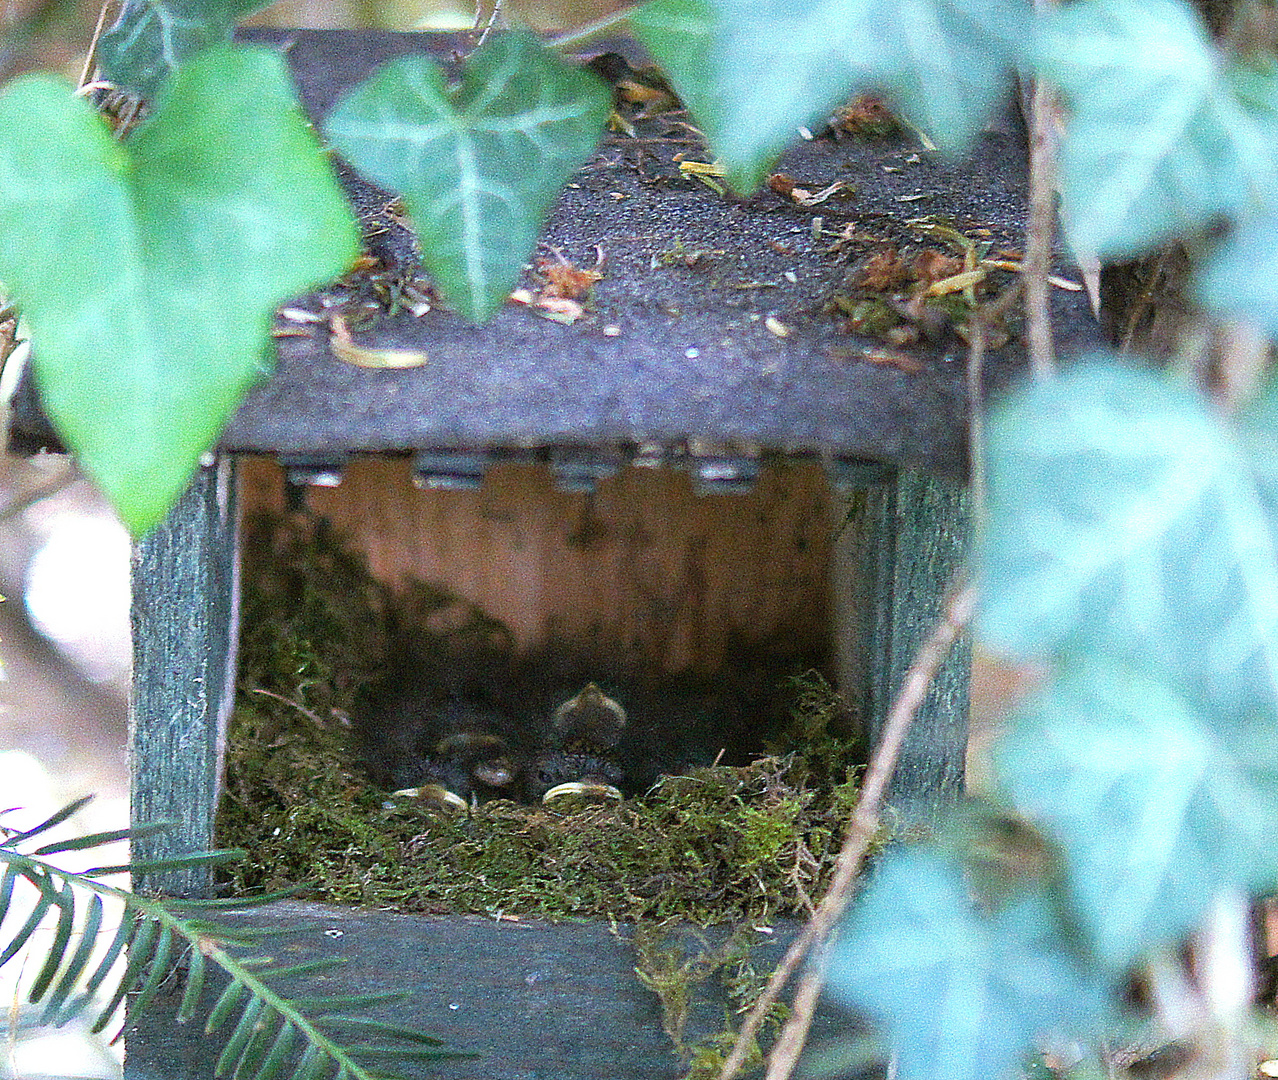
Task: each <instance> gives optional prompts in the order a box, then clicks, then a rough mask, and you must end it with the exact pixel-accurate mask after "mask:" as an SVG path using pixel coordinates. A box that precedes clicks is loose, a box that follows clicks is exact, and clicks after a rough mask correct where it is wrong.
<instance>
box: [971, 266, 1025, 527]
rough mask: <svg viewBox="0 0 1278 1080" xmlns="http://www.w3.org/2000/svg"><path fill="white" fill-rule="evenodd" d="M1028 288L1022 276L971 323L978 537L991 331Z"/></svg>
mask: <svg viewBox="0 0 1278 1080" xmlns="http://www.w3.org/2000/svg"><path fill="white" fill-rule="evenodd" d="M1024 286H1025V282H1024V279H1023V278H1020V277H1018V278H1017V279H1016V280H1015V281H1013V282H1012V283H1011V284H1010V285H1009V286H1008V287H1007V288H1005V289H1004V290H1003V291H1002V292H1001V293H1000V294H999V295H998V296H997V297H995V299H994V300H992V301H991V302H990V303H988V304H985V305H983V306H981V307H979V308H977V309H976V310H975V311H974V312H973V313H972V318H971V319H970V320H968V324H967V326H968V349H967V445H968V451H967V452H968V472H969V479H968V484H969V486H970V488H971V491H972V520H973V521H974V522H975V523H976V533H977V535H978V536H979V535H981V531H982V530H983V529H984V527H985V374H984V372H985V345H986V341H987V339H988V333H989V328H990V327H991V326H993V325H994V324H996V323H999V322H1001V321H1002V320H1003V319H1005V318H1006V317H1007V313H1008V312H1009V311H1010V310H1011V309H1012V305H1013V304H1015V303H1016V301H1017V299H1019V298H1020V296H1021V295H1022V290H1023V288H1024Z"/></svg>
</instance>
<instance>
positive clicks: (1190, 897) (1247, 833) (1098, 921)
mask: <svg viewBox="0 0 1278 1080" xmlns="http://www.w3.org/2000/svg"><path fill="white" fill-rule="evenodd" d="M995 757H996V763H997V773H998V777H999V781H1000V784H1001V786H1002V787H1003V788H1004V789H1005V790H1006V792H1007V793H1008V794H1009V795H1010V796H1011V798H1012V800H1013V801H1014V803H1015V805H1016V806H1017V808H1018V809H1019V810H1020V811H1021V812H1022V813H1024V814H1026V815H1027V816H1028V817H1029V818H1030V819H1031V820H1032V821H1034V822H1035V823H1036V824H1037V825H1038V826H1039V827H1040V828H1041V829H1043V830H1044V831H1045V832H1046V833H1047V834H1048V835H1049V836H1050V837H1052V839H1054V840H1055V841H1056V842H1057V843H1058V844H1060V845H1061V847H1062V848H1063V849H1064V852H1065V855H1066V858H1065V860H1064V864H1065V868H1066V873H1067V875H1068V878H1069V883H1070V890H1071V893H1072V896H1073V899H1074V909H1075V911H1076V912H1077V915H1078V917H1079V919H1080V921H1081V922H1082V923H1083V925H1084V926H1085V927H1086V929H1087V930H1088V931H1089V932H1090V935H1091V938H1092V941H1093V944H1094V947H1095V950H1096V953H1097V955H1098V956H1100V957H1101V958H1102V959H1103V960H1104V961H1105V962H1106V963H1107V964H1108V965H1110V967H1111V968H1112V969H1113V970H1115V971H1122V970H1124V969H1126V968H1127V967H1129V966H1130V965H1131V964H1132V963H1133V962H1134V961H1136V960H1137V959H1138V958H1139V957H1140V956H1141V954H1142V953H1144V952H1145V951H1146V950H1148V949H1150V948H1151V947H1153V946H1156V945H1159V944H1166V943H1174V942H1175V941H1178V940H1179V939H1180V938H1182V937H1183V936H1184V935H1185V934H1186V933H1188V932H1189V931H1190V930H1192V929H1193V928H1195V927H1196V926H1198V925H1199V924H1200V922H1201V920H1202V918H1203V916H1204V914H1205V913H1206V912H1207V910H1208V909H1209V907H1210V905H1211V903H1212V900H1213V898H1214V897H1215V896H1216V894H1217V893H1218V892H1219V890H1221V889H1226V888H1229V887H1231V886H1236V887H1238V888H1240V889H1243V890H1246V891H1249V892H1259V891H1264V892H1269V891H1271V890H1272V889H1273V888H1274V887H1275V886H1276V885H1278V847H1276V846H1275V845H1274V844H1273V842H1272V838H1273V837H1274V835H1275V834H1278V722H1276V721H1275V718H1274V714H1272V713H1271V714H1269V715H1268V716H1261V715H1255V716H1251V717H1243V718H1237V719H1236V720H1235V721H1234V722H1233V723H1229V724H1217V723H1215V722H1214V720H1213V718H1212V717H1211V716H1210V715H1206V714H1203V713H1202V712H1200V711H1199V710H1198V709H1197V708H1196V707H1195V705H1194V704H1193V703H1192V702H1191V701H1190V700H1188V699H1186V698H1185V697H1184V696H1182V695H1181V694H1179V693H1178V692H1177V691H1176V690H1174V689H1173V688H1171V687H1169V686H1168V685H1167V684H1166V683H1164V682H1162V681H1160V680H1157V679H1153V678H1150V677H1149V676H1147V675H1144V674H1142V673H1140V672H1138V671H1136V670H1135V669H1133V668H1131V667H1129V666H1127V665H1123V664H1118V663H1115V662H1113V661H1111V660H1108V659H1099V658H1095V657H1091V658H1080V659H1077V660H1075V661H1074V662H1073V663H1071V664H1069V665H1067V666H1066V667H1065V668H1064V669H1063V670H1062V671H1061V672H1060V673H1059V674H1058V675H1057V676H1056V677H1055V678H1054V679H1053V681H1052V683H1051V684H1050V685H1049V686H1048V687H1047V689H1046V690H1045V691H1044V692H1043V693H1042V695H1041V696H1039V697H1038V698H1036V699H1035V700H1034V701H1032V702H1030V703H1029V704H1027V705H1026V706H1025V707H1023V708H1022V709H1021V710H1020V712H1019V715H1018V716H1017V717H1016V719H1015V721H1014V724H1013V728H1012V730H1011V732H1010V733H1009V734H1008V735H1007V736H1005V737H1004V738H1003V739H1002V740H1000V742H999V743H998V744H997V746H996V748H995Z"/></svg>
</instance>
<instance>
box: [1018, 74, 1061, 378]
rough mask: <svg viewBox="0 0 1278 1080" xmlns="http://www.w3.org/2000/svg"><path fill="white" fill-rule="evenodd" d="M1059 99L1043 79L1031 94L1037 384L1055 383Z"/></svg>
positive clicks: (1026, 269)
mask: <svg viewBox="0 0 1278 1080" xmlns="http://www.w3.org/2000/svg"><path fill="white" fill-rule="evenodd" d="M1055 107H1056V95H1055V93H1054V92H1053V91H1052V90H1051V89H1050V88H1049V87H1047V86H1046V85H1045V84H1044V83H1043V82H1042V81H1041V80H1035V82H1034V88H1033V90H1032V91H1031V94H1030V115H1029V137H1030V160H1029V220H1028V222H1027V224H1026V227H1025V259H1024V262H1023V263H1022V273H1023V274H1024V277H1025V336H1026V338H1027V339H1028V341H1029V359H1030V370H1031V371H1032V372H1033V373H1034V377H1035V378H1036V379H1046V378H1050V377H1051V376H1052V374H1053V373H1054V372H1055V370H1056V357H1055V348H1054V346H1053V342H1052V309H1051V283H1050V282H1049V281H1048V280H1047V275H1048V273H1049V272H1050V270H1051V268H1052V240H1053V236H1054V234H1055V226H1056V155H1055V153H1054V139H1053V137H1052V130H1051V128H1052V124H1053V122H1054V113H1055Z"/></svg>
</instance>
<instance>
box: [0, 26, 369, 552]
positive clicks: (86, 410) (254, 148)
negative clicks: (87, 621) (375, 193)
mask: <svg viewBox="0 0 1278 1080" xmlns="http://www.w3.org/2000/svg"><path fill="white" fill-rule="evenodd" d="M358 242H359V241H358V230H357V227H356V225H355V222H354V220H353V218H352V217H351V214H350V211H349V209H348V208H347V206H346V203H345V201H344V199H343V198H342V195H341V192H340V190H339V188H338V187H337V184H336V182H335V180H334V179H333V177H332V173H331V170H330V168H329V165H328V163H327V161H326V159H325V157H324V155H323V151H322V150H321V148H320V147H319V145H318V143H317V142H316V140H315V137H314V135H313V133H312V132H311V131H310V130H309V129H308V127H307V125H306V122H305V120H304V119H303V117H302V115H301V113H300V111H299V110H298V109H297V107H296V105H295V104H294V101H293V91H292V85H291V83H290V81H289V77H288V74H287V71H286V70H285V67H284V61H283V59H282V57H280V56H279V55H278V54H277V53H275V52H273V51H271V50H267V49H233V48H231V47H226V46H218V47H215V48H213V49H211V50H209V51H208V52H207V53H204V54H202V55H201V56H199V57H197V58H196V59H195V60H193V61H191V62H190V63H189V64H187V65H186V66H185V67H183V68H182V69H181V70H180V71H179V73H178V76H177V77H176V78H175V79H174V80H173V82H172V83H171V84H170V85H169V87H168V91H167V93H166V94H165V95H164V97H163V100H162V101H161V103H160V106H159V108H158V110H157V112H156V113H155V115H154V116H153V117H152V118H151V119H150V120H149V121H148V122H147V123H146V124H145V125H144V126H143V127H142V128H141V129H139V131H138V132H137V133H136V134H135V135H134V137H133V138H132V139H131V140H130V142H129V144H128V145H127V146H120V145H119V144H117V143H115V142H114V141H112V139H111V137H110V135H109V134H108V132H107V130H106V127H105V125H104V124H103V123H102V121H101V120H100V119H99V118H98V117H97V116H95V115H94V113H93V110H92V107H91V106H90V105H89V104H88V103H87V102H85V101H83V100H81V99H78V98H73V97H72V96H71V94H70V91H69V89H68V88H67V87H65V86H63V85H62V84H61V83H59V82H56V81H54V80H52V79H49V78H47V77H44V76H31V77H28V78H24V79H20V80H18V81H16V82H15V83H12V84H11V85H10V86H9V87H8V88H7V89H6V91H5V92H4V93H3V94H2V95H0V280H3V281H4V282H5V284H6V285H7V286H8V287H9V288H10V289H11V291H12V293H13V295H14V296H15V297H16V298H17V299H18V300H19V302H20V304H21V306H22V310H23V314H24V315H25V317H26V319H27V321H28V323H29V325H30V327H31V336H32V343H33V347H34V352H33V356H34V364H35V373H36V377H37V380H38V382H39V385H40V389H41V392H42V394H43V398H44V403H45V407H46V409H47V410H48V413H49V417H50V419H51V420H52V421H53V423H54V425H55V426H56V427H57V429H58V431H59V433H60V434H61V436H62V438H63V439H64V440H65V442H66V444H67V445H68V446H69V447H70V448H71V449H72V450H74V451H75V453H76V454H77V455H78V457H79V459H80V462H81V464H82V465H83V466H84V468H85V469H86V470H87V471H88V472H89V473H90V474H91V475H92V476H93V478H94V479H95V480H96V481H97V482H98V484H99V485H100V486H101V487H102V489H103V491H104V492H105V493H106V495H107V496H108V498H109V499H110V500H111V501H112V503H113V504H114V505H115V507H116V509H117V510H118V511H119V512H120V514H121V516H122V518H123V519H124V521H125V523H126V524H127V525H128V527H129V528H130V529H131V530H132V531H133V532H134V533H135V534H140V533H143V532H145V531H147V530H148V529H150V528H151V527H152V526H154V525H155V524H157V523H158V522H159V521H160V520H161V518H162V517H163V516H164V514H165V513H166V512H167V510H168V508H169V506H170V505H172V503H173V501H174V500H175V499H176V498H177V496H178V495H179V494H180V492H181V491H182V488H183V487H184V486H185V484H186V482H187V479H188V477H189V476H190V473H191V471H192V470H193V469H194V468H195V466H196V464H197V462H198V460H199V457H200V455H201V454H202V453H203V452H204V451H205V450H207V449H208V448H209V446H210V445H211V444H212V443H213V442H214V440H215V439H216V437H217V435H218V432H219V431H220V430H221V428H222V426H223V424H224V423H225V421H226V420H227V418H228V417H229V416H230V414H231V412H232V411H233V410H234V409H235V407H236V406H237V405H238V403H239V401H240V398H241V397H242V396H243V394H244V392H245V391H246V390H247V389H248V387H249V386H250V385H251V384H252V383H253V382H254V381H255V379H257V378H258V377H259V376H260V375H261V373H262V370H263V355H264V350H265V349H266V348H267V345H268V343H269V330H270V319H271V311H272V309H273V308H274V306H275V305H276V304H278V303H279V302H280V301H281V300H284V299H286V298H287V297H288V296H290V295H294V294H296V293H298V292H301V291H302V290H304V289H306V288H308V287H310V286H313V285H315V284H318V283H320V282H322V281H324V280H325V279H327V278H331V277H334V276H336V275H338V274H339V273H341V272H342V270H343V269H344V268H345V267H346V266H347V265H349V263H350V261H351V260H352V259H353V257H354V255H355V254H356V252H357V250H358Z"/></svg>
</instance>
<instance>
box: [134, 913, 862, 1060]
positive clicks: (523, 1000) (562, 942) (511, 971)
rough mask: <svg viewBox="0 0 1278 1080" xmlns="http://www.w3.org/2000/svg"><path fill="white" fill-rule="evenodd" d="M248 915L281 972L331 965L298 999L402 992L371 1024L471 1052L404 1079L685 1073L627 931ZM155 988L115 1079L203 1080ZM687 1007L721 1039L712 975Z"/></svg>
mask: <svg viewBox="0 0 1278 1080" xmlns="http://www.w3.org/2000/svg"><path fill="white" fill-rule="evenodd" d="M248 919H249V921H251V922H252V923H253V924H254V925H263V926H270V927H272V928H275V929H278V930H282V931H283V932H282V933H280V934H279V935H278V936H276V935H272V937H271V938H270V950H271V953H272V955H273V956H275V957H276V959H277V960H278V961H279V962H280V963H283V964H292V963H300V962H304V961H307V960H312V959H319V958H332V957H339V958H341V960H342V961H343V963H342V964H341V965H340V966H337V967H335V968H333V969H331V970H329V971H326V972H324V973H323V974H322V975H320V976H315V977H312V978H311V979H310V981H309V982H308V983H306V984H303V985H305V986H308V987H309V989H308V990H305V993H307V994H313V993H316V992H319V993H327V994H344V993H361V994H362V993H378V992H382V991H394V992H399V993H402V994H403V995H404V997H403V999H402V1000H401V1001H398V1002H394V1003H391V1004H388V1005H385V1006H379V1011H377V1012H371V1011H370V1013H369V1015H376V1016H378V1017H379V1018H381V1019H386V1020H391V1021H394V1022H396V1023H402V1024H411V1025H416V1026H418V1027H420V1028H421V1029H423V1030H425V1031H427V1032H429V1033H431V1034H433V1035H435V1036H437V1037H439V1038H442V1039H444V1040H446V1041H447V1042H448V1044H449V1045H450V1046H451V1047H453V1048H455V1049H460V1050H469V1051H474V1052H476V1053H478V1054H479V1055H480V1056H479V1057H478V1058H475V1059H468V1060H453V1061H442V1062H438V1063H434V1064H431V1065H430V1066H428V1067H425V1068H418V1069H416V1070H412V1069H409V1068H408V1067H407V1066H405V1067H404V1072H405V1074H406V1075H408V1076H412V1077H422V1078H425V1077H430V1078H432V1080H533V1078H545V1080H675V1078H677V1077H680V1076H683V1075H684V1074H685V1072H686V1070H685V1069H681V1068H680V1063H679V1061H678V1059H677V1058H676V1056H675V1053H674V1051H673V1048H672V1043H671V1040H670V1037H669V1036H668V1035H667V1034H666V1032H665V1031H664V1030H663V1029H662V1010H661V1006H660V1002H659V999H658V998H657V996H656V994H654V993H653V992H652V991H650V990H648V989H646V988H645V987H644V986H643V985H642V984H641V982H640V981H639V979H638V977H637V976H636V975H635V971H634V969H635V966H636V963H637V954H636V951H635V947H634V945H633V933H634V931H633V928H632V927H629V926H619V927H617V928H615V929H613V928H610V927H609V926H607V925H605V924H602V923H585V922H580V923H559V924H551V923H544V922H510V921H497V920H493V919H483V918H477V917H452V918H445V919H439V918H427V917H423V916H413V915H392V914H387V913H384V912H371V911H351V910H344V909H340V908H330V907H323V906H320V905H316V904H297V903H283V904H272V905H269V906H268V907H266V908H263V909H261V910H260V911H257V912H254V913H252V914H251V915H249V916H248ZM772 929H773V932H772V933H770V934H763V933H755V934H754V937H755V939H756V940H757V941H758V942H760V943H761V945H760V948H759V952H758V954H757V964H756V966H757V968H758V969H760V970H766V965H768V964H771V963H775V962H776V961H777V960H778V959H779V958H780V955H781V953H782V951H783V950H784V949H785V947H786V946H787V945H788V944H789V943H790V941H791V940H793V937H794V935H795V933H797V930H798V926H797V925H796V924H794V923H782V924H778V925H776V926H775V927H773V928H772ZM727 933H728V931H726V930H722V929H712V930H708V931H695V930H691V929H688V930H683V931H678V932H675V933H674V934H672V937H671V939H670V940H671V942H672V943H677V944H678V946H679V947H680V948H681V950H682V951H683V952H684V953H685V954H686V956H688V957H689V958H690V957H692V956H694V955H696V953H697V952H699V951H700V950H701V949H702V948H706V947H709V948H714V947H715V946H717V945H720V944H722V943H723V941H724V940H725V939H726V936H727ZM282 985H283V986H284V987H285V988H286V992H292V993H301V992H303V990H302V987H300V986H298V985H297V984H296V983H294V982H287V981H285V982H283V983H282ZM217 989H220V986H218V987H217ZM166 992H167V994H168V997H167V999H165V998H163V997H162V998H161V999H160V1000H159V1001H158V1002H157V1004H156V1005H155V1007H154V1008H152V1009H151V1010H150V1011H149V1012H148V1014H147V1016H146V1017H145V1018H143V1019H141V1020H137V1022H136V1024H135V1026H133V1027H131V1028H130V1030H129V1031H128V1032H127V1033H126V1041H127V1046H128V1054H127V1057H126V1061H125V1077H126V1080H208V1078H209V1077H211V1076H212V1064H213V1062H214V1061H215V1060H216V1058H217V1055H218V1053H219V1052H220V1050H221V1046H222V1041H223V1040H222V1039H220V1038H209V1037H207V1036H205V1035H204V1032H203V1028H202V1025H201V1024H199V1023H191V1024H185V1025H181V1026H179V1025H175V1024H174V1023H173V1022H172V1014H173V1010H174V1009H175V1008H176V1005H177V1001H178V1000H179V999H180V994H181V988H180V986H177V985H171V986H169V987H168V988H167V990H166ZM211 992H212V991H210V993H211ZM691 998H692V1007H691V1009H690V1013H689V1018H688V1030H687V1033H686V1036H685V1041H689V1042H691V1041H695V1040H696V1039H697V1038H699V1037H701V1036H703V1035H707V1034H710V1033H712V1032H715V1031H718V1030H720V1029H721V1028H722V1026H723V1021H724V1015H725V1012H724V1010H725V1006H727V1005H728V1001H727V997H726V994H725V992H724V990H723V987H722V985H721V984H720V983H719V980H718V979H717V978H711V979H709V980H707V981H705V982H703V983H701V984H699V985H694V986H692V987H691ZM207 1001H211V998H210V997H208V996H207V995H206V1002H207ZM136 1019H137V1018H135V1020H136ZM844 1023H845V1021H843V1020H842V1019H841V1018H837V1017H835V1016H834V1015H833V1014H822V1015H821V1016H820V1018H819V1020H818V1026H817V1035H818V1037H821V1036H828V1035H830V1034H832V1033H833V1032H834V1031H835V1030H837V1029H838V1028H839V1027H840V1026H841V1025H842V1024H844ZM396 1067H397V1068H398V1067H400V1066H399V1063H398V1062H397V1063H396Z"/></svg>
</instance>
